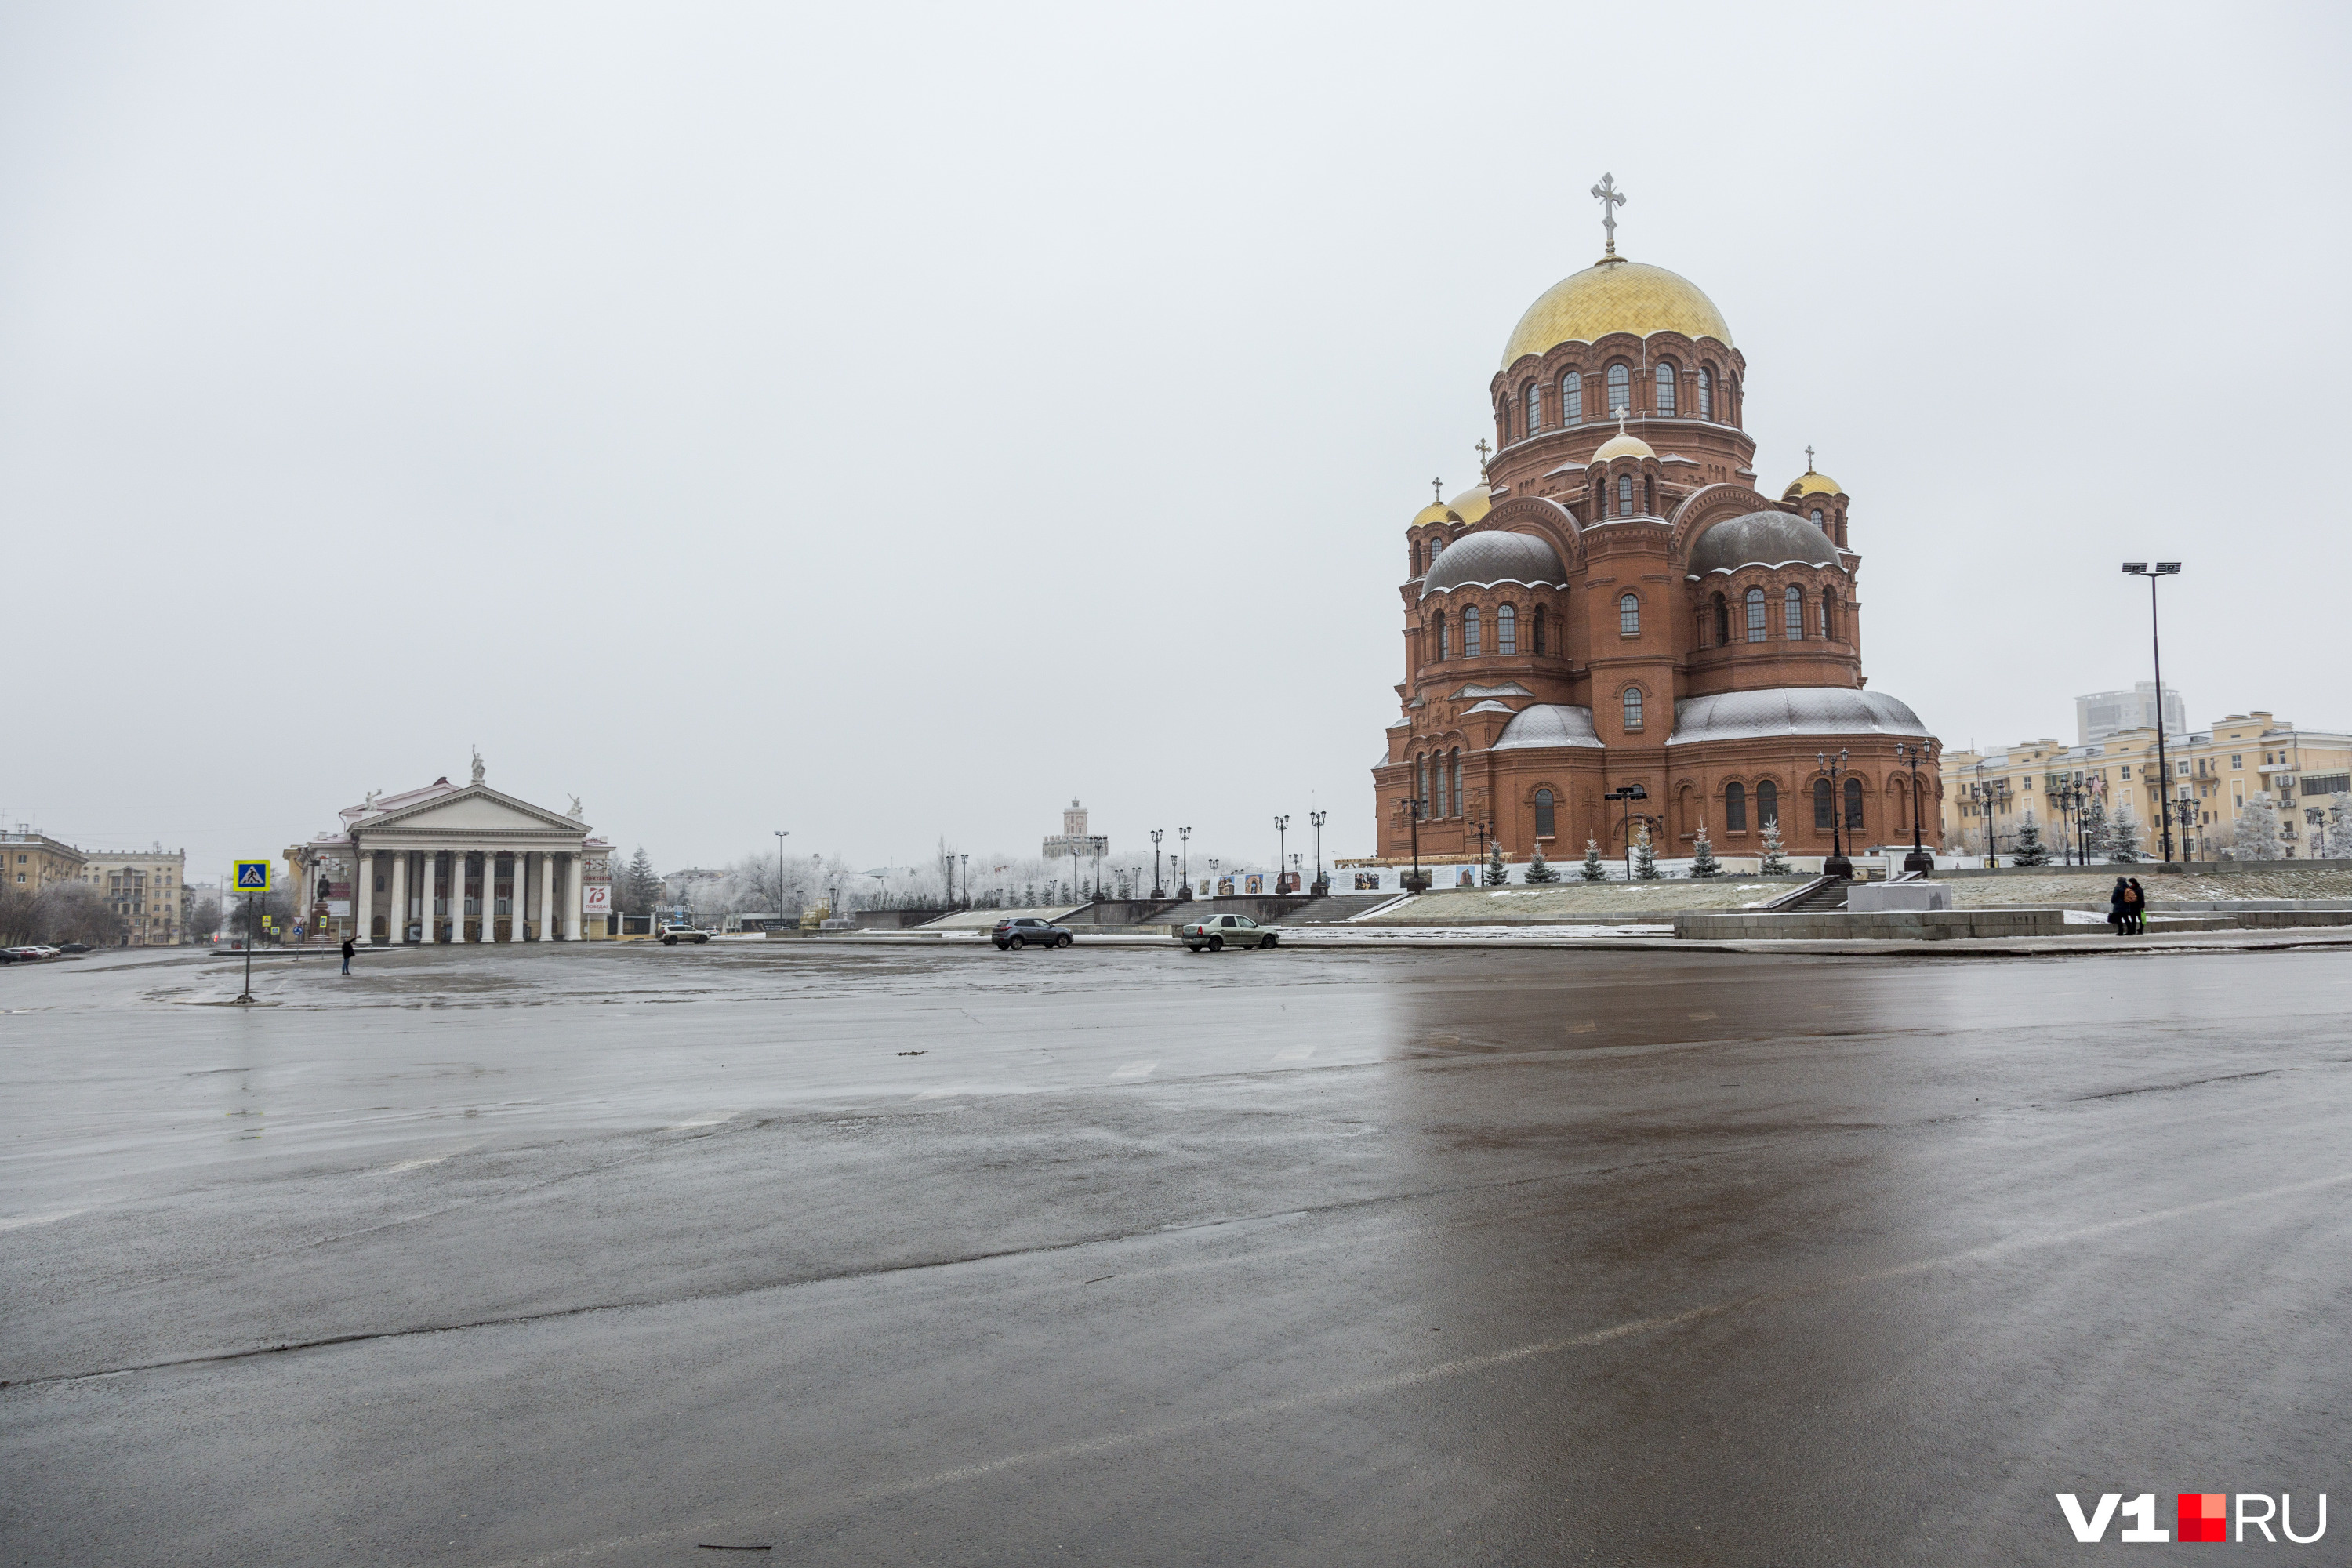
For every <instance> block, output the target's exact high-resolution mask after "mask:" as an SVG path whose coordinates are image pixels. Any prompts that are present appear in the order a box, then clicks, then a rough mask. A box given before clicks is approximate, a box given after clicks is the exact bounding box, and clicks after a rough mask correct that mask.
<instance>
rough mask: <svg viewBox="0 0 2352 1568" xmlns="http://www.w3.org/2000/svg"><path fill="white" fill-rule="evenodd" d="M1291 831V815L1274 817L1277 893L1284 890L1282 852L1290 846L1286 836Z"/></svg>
mask: <svg viewBox="0 0 2352 1568" xmlns="http://www.w3.org/2000/svg"><path fill="white" fill-rule="evenodd" d="M1289 831H1290V818H1289V817H1287V816H1277V817H1276V818H1275V819H1274V890H1275V891H1276V892H1277V893H1279V892H1281V891H1283V890H1284V889H1283V878H1282V854H1283V851H1284V850H1285V849H1286V848H1287V847H1288V845H1287V844H1286V841H1285V838H1284V836H1285V835H1286V834H1287V833H1288V832H1289Z"/></svg>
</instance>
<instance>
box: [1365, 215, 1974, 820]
mask: <svg viewBox="0 0 2352 1568" xmlns="http://www.w3.org/2000/svg"><path fill="white" fill-rule="evenodd" d="M1595 194H1596V195H1599V194H1601V193H1600V192H1599V191H1596V193H1595ZM1604 199H1605V198H1604ZM1746 380H1747V361H1746V360H1745V359H1744V358H1743V357H1742V356H1741V355H1740V353H1739V351H1738V349H1737V348H1736V347H1734V346H1733V344H1732V341H1731V329H1730V328H1729V327H1728V326H1727V325H1726V324H1725V322H1724V320H1723V316H1722V314H1721V313H1720V312H1719V311H1717V310H1716V308H1715V305H1714V303H1713V302H1712V301H1711V300H1708V299H1707V297H1706V295H1705V294H1704V293H1701V292H1700V291H1699V289H1697V288H1696V286H1694V285H1693V284H1691V283H1690V282H1689V281H1688V280H1686V279H1683V278H1680V277H1677V276H1676V275H1675V274H1674V273H1672V272H1668V271H1666V270H1665V269H1664V268H1658V267H1652V266H1647V265H1644V264H1643V263H1641V262H1637V261H1631V260H1628V259H1626V258H1623V257H1621V256H1619V255H1617V254H1616V252H1615V243H1614V236H1613V232H1612V239H1611V246H1610V250H1609V253H1608V254H1606V255H1604V256H1603V257H1602V258H1601V260H1600V261H1598V262H1596V263H1595V264H1594V265H1593V266H1591V267H1590V268H1586V269H1585V270H1583V271H1581V272H1579V273H1576V274H1575V275H1574V276H1572V277H1570V278H1568V279H1563V280H1562V281H1561V282H1559V283H1558V284H1556V285H1555V286H1553V287H1552V288H1551V289H1549V290H1548V291H1547V292H1546V293H1545V294H1544V295H1543V296H1542V297H1541V298H1539V299H1538V300H1536V302H1535V303H1534V304H1533V305H1531V306H1529V307H1528V311H1527V314H1526V315H1525V316H1524V317H1522V318H1521V319H1520V321H1519V324H1518V326H1517V329H1516V330H1515V331H1513V332H1512V333H1511V337H1510V341H1509V342H1508V343H1507V345H1506V346H1505V348H1504V350H1503V363H1502V369H1501V370H1500V371H1499V372H1497V373H1496V376H1495V379H1494V381H1493V383H1492V384H1491V394H1492V398H1493V405H1494V413H1495V437H1496V443H1497V446H1496V448H1495V450H1494V452H1493V455H1492V459H1491V461H1490V462H1488V463H1487V465H1486V479H1485V481H1484V482H1482V483H1480V484H1478V485H1476V486H1474V487H1473V488H1472V489H1468V490H1466V491H1465V492H1464V493H1462V494H1461V495H1458V496H1455V497H1454V498H1453V499H1452V500H1437V501H1435V502H1433V504H1431V505H1430V506H1427V507H1425V508H1423V510H1421V511H1420V512H1419V513H1418V514H1417V515H1416V516H1415V517H1414V518H1413V520H1412V522H1411V523H1410V524H1409V525H1408V526H1407V529H1406V552H1407V561H1408V565H1409V569H1410V570H1409V578H1408V581H1407V582H1406V583H1405V584H1404V585H1403V588H1402V595H1403V600H1404V612H1405V628H1404V647H1405V679H1404V681H1403V683H1402V684H1401V685H1399V686H1398V687H1397V693H1398V696H1399V697H1400V699H1401V700H1402V703H1403V714H1402V717H1401V718H1400V719H1399V720H1398V721H1396V722H1395V723H1393V724H1391V726H1390V727H1389V734H1388V750H1387V755H1386V758H1385V760H1384V761H1383V762H1382V763H1381V764H1380V765H1379V766H1377V767H1376V768H1375V769H1374V770H1373V782H1374V788H1375V791H1376V798H1377V809H1378V812H1379V824H1380V843H1381V855H1382V856H1383V857H1384V858H1392V859H1393V858H1403V857H1404V856H1406V855H1408V854H1410V853H1412V840H1413V836H1414V831H1415V818H1416V811H1415V805H1416V803H1418V805H1419V812H1418V817H1419V829H1418V831H1419V838H1420V851H1421V853H1422V854H1423V856H1432V855H1434V856H1439V857H1444V856H1448V855H1456V854H1463V853H1475V852H1476V850H1477V847H1478V840H1479V833H1480V830H1481V828H1484V829H1485V831H1486V833H1487V834H1488V835H1490V836H1491V837H1493V838H1495V839H1497V840H1499V841H1500V842H1501V844H1502V846H1503V847H1504V850H1505V852H1506V853H1507V854H1508V855H1511V856H1513V857H1515V858H1526V857H1528V856H1530V855H1532V854H1533V852H1534V851H1535V850H1536V848H1537V847H1538V846H1541V847H1542V848H1543V849H1544V851H1545V853H1546V855H1547V856H1549V857H1551V858H1559V857H1560V856H1562V855H1575V854H1580V853H1582V851H1583V848H1584V843H1585V840H1586V839H1587V838H1588V837H1591V838H1593V839H1597V840H1598V841H1599V842H1600V843H1601V845H1602V846H1604V847H1605V848H1606V852H1607V853H1610V854H1612V855H1614V854H1616V853H1618V852H1620V851H1621V850H1622V847H1623V835H1624V834H1625V833H1626V831H1627V824H1626V818H1625V816H1624V814H1623V811H1622V805H1621V804H1620V803H1619V802H1615V801H1604V800H1603V799H1602V797H1603V796H1604V795H1608V794H1610V793H1611V792H1612V791H1615V790H1618V789H1620V788H1622V787H1623V786H1625V785H1629V784H1639V785H1641V786H1643V790H1644V791H1645V793H1646V795H1647V798H1646V799H1645V800H1643V801H1638V802H1634V803H1633V816H1632V818H1631V821H1632V823H1633V824H1635V825H1643V824H1646V826H1648V827H1649V828H1650V831H1651V835H1652V838H1653V841H1654V843H1656V844H1657V845H1658V847H1659V849H1660V851H1661V852H1662V853H1664V854H1666V855H1678V854H1687V853H1688V852H1689V850H1690V847H1691V844H1692V841H1693V839H1694V838H1695V837H1696V834H1697V833H1698V831H1699V829H1700V828H1701V827H1702V826H1704V827H1705V828H1706V832H1707V834H1708V837H1710V838H1711V839H1712V840H1713V841H1714V843H1715V846H1716V847H1717V851H1718V852H1720V853H1725V854H1733V855H1739V854H1754V853H1756V852H1757V851H1758V850H1759V847H1761V844H1762V840H1763V837H1764V829H1765V827H1766V826H1768V825H1769V824H1774V823H1777V824H1778V825H1779V826H1780V836H1781V838H1782V840H1783V842H1784V844H1785V845H1786V847H1787V849H1788V852H1789V853H1790V854H1791V855H1799V856H1812V855H1823V856H1826V855H1828V854H1830V853H1831V851H1832V837H1833V835H1834V837H1837V838H1840V839H1842V840H1843V846H1844V847H1845V848H1846V850H1847V852H1848V853H1852V852H1853V850H1854V849H1855V848H1857V847H1868V846H1874V845H1879V844H1890V845H1891V844H1896V843H1900V844H1904V845H1908V843H1909V842H1910V840H1911V837H1912V818H1913V799H1912V789H1913V784H1912V772H1911V769H1910V767H1909V766H1908V762H1907V758H1906V757H1905V756H1903V755H1901V754H1899V753H1898V752H1897V750H1896V748H1897V746H1898V745H1901V746H1903V747H1904V748H1905V750H1906V752H1924V753H1925V754H1924V755H1923V756H1922V757H1921V758H1920V766H1919V769H1918V774H1917V777H1918V784H1917V789H1918V795H1919V805H1918V815H1919V817H1920V820H1921V821H1922V822H1923V823H1924V824H1925V825H1927V837H1928V838H1929V839H1931V840H1932V839H1933V837H1935V826H1936V825H1937V823H1939V822H1940V820H1941V806H1940V799H1941V795H1940V790H1939V788H1938V786H1937V782H1936V780H1937V769H1936V766H1935V759H1936V755H1937V752H1938V751H1939V750H1940V748H1939V747H1938V745H1937V742H1936V741H1935V739H1934V737H1932V736H1930V735H1929V734H1928V733H1927V729H1926V727H1925V726H1924V725H1922V724H1921V723H1920V721H1919V719H1918V716H1917V715H1916V714H1915V713H1913V712H1912V711H1911V710H1910V709H1909V708H1908V707H1906V705H1905V704H1903V703H1901V702H1899V701H1897V700H1895V699H1894V698H1892V697H1888V696H1885V695H1884V694H1882V693H1879V692H1873V691H1865V690H1864V689H1863V688H1864V677H1863V673H1862V604H1861V598H1860V595H1858V594H1857V592H1856V590H1855V585H1854V584H1855V576H1856V574H1857V572H1858V571H1859V569H1860V567H1861V563H1862V562H1861V557H1860V556H1858V555H1857V554H1855V553H1854V552H1853V550H1852V549H1851V548H1850V547H1849V544H1848V537H1847V520H1846V502H1847V497H1846V494H1845V492H1844V491H1843V489H1840V488H1839V486H1838V484H1837V482H1836V481H1835V480H1833V479H1830V478H1829V477H1828V476H1827V475H1825V474H1822V473H1818V472H1815V471H1814V470H1813V468H1812V467H1811V463H1810V461H1809V462H1808V464H1807V467H1806V471H1805V472H1804V473H1803V474H1802V475H1801V476H1800V477H1798V478H1797V479H1794V480H1792V481H1790V483H1789V485H1787V486H1786V487H1785V488H1784V489H1782V491H1781V492H1780V499H1779V500H1777V501H1776V500H1771V499H1769V497H1767V496H1766V495H1765V494H1763V493H1761V492H1759V490H1758V489H1756V474H1755V470H1754V468H1753V467H1752V464H1753V462H1754V460H1755V450H1756V447H1755V442H1754V441H1753V440H1752V439H1751V438H1750V437H1748V433H1747V431H1746V429H1745V428H1744V425H1743V417H1742V416H1743V414H1744V393H1745V383H1746ZM1480 447H1481V448H1482V452H1483V450H1484V449H1485V443H1484V442H1481V443H1480ZM1807 456H1808V458H1810V457H1811V453H1810V452H1808V454H1807ZM1441 488H1442V487H1441ZM1840 752H1843V753H1844V754H1845V760H1844V762H1843V764H1837V763H1836V761H1835V760H1836V757H1837V754H1838V753H1840ZM1824 753H1827V754H1828V755H1829V756H1830V758H1831V759H1832V765H1833V766H1834V767H1835V769H1836V771H1835V774H1834V779H1833V778H1832V773H1831V772H1830V771H1829V770H1826V769H1824V767H1823V766H1822V763H1820V762H1819V761H1818V760H1817V759H1819V758H1820V757H1821V756H1822V754H1824Z"/></svg>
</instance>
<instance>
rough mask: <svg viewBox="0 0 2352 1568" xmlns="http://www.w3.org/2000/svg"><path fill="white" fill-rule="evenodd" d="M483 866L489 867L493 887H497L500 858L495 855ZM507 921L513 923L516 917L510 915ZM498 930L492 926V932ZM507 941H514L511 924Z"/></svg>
mask: <svg viewBox="0 0 2352 1568" xmlns="http://www.w3.org/2000/svg"><path fill="white" fill-rule="evenodd" d="M482 864H483V865H485V866H488V868H490V876H491V878H492V879H493V886H495V879H496V878H497V876H498V874H499V871H498V857H496V856H495V855H493V856H491V857H490V858H488V859H486V860H484V861H483V862H482ZM509 908H511V905H510V906H509ZM507 919H508V921H513V919H514V916H513V915H511V914H509V916H507ZM497 929H498V928H497V926H496V925H495V924H493V925H492V927H491V930H492V931H496V930H497ZM507 940H508V941H509V942H512V941H514V927H513V926H512V925H511V924H509V926H508V927H507Z"/></svg>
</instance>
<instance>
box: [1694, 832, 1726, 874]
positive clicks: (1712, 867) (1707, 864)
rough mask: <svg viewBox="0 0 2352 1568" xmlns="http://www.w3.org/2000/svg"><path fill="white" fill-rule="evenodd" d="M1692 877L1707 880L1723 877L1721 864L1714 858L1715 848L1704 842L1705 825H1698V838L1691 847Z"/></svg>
mask: <svg viewBox="0 0 2352 1568" xmlns="http://www.w3.org/2000/svg"><path fill="white" fill-rule="evenodd" d="M1690 874H1691V875H1692V876H1694V877H1700V878H1709V877H1720V876H1722V875H1723V862H1722V861H1720V860H1718V859H1717V858H1715V846H1714V845H1712V844H1710V843H1708V842H1707V840H1706V823H1704V822H1702V823H1700V824H1699V825H1698V837H1697V838H1696V840H1695V841H1694V842H1693V843H1692V845H1691V872H1690Z"/></svg>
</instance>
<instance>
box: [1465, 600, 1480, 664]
mask: <svg viewBox="0 0 2352 1568" xmlns="http://www.w3.org/2000/svg"><path fill="white" fill-rule="evenodd" d="M1462 657H1463V658H1477V657H1478V606H1477V605H1471V606H1470V607H1469V608H1468V609H1466V610H1465V611H1463V612H1462Z"/></svg>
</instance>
